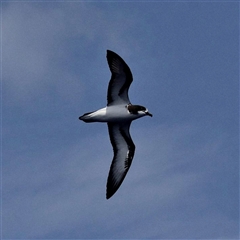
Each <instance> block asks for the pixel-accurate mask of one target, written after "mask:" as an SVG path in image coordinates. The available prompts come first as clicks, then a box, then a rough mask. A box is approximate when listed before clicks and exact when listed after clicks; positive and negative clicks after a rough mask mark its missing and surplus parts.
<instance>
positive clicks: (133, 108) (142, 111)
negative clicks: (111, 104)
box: [127, 104, 153, 117]
mask: <svg viewBox="0 0 240 240" xmlns="http://www.w3.org/2000/svg"><path fill="white" fill-rule="evenodd" d="M127 109H128V111H129V112H130V113H132V114H139V115H141V116H142V117H143V116H146V115H147V116H150V117H152V116H153V115H152V114H151V113H150V112H149V111H148V109H147V108H145V107H143V106H140V105H132V104H129V105H127Z"/></svg>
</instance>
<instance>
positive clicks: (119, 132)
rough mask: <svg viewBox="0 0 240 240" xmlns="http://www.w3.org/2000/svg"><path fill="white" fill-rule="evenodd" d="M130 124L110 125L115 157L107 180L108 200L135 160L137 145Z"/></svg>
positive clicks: (109, 129)
mask: <svg viewBox="0 0 240 240" xmlns="http://www.w3.org/2000/svg"><path fill="white" fill-rule="evenodd" d="M130 124H131V122H129V123H125V124H124V125H123V124H120V123H108V131H109V136H110V140H111V143H112V146H113V152H114V156H113V160H112V164H111V167H110V171H109V175H108V180H107V199H108V198H110V197H111V196H112V195H113V194H114V193H115V192H116V191H117V190H118V188H119V187H120V185H121V184H122V182H123V180H124V178H125V176H126V174H127V172H128V170H129V168H130V166H131V163H132V160H133V156H134V152H135V145H134V143H133V141H132V138H131V136H130V134H129V128H130Z"/></svg>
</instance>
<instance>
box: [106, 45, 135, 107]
mask: <svg viewBox="0 0 240 240" xmlns="http://www.w3.org/2000/svg"><path fill="white" fill-rule="evenodd" d="M107 61H108V65H109V68H110V71H111V73H112V77H111V79H110V82H109V85H108V93H107V101H108V104H107V105H108V106H109V105H111V104H129V103H130V101H129V98H128V89H129V87H130V85H131V83H132V81H133V77H132V73H131V70H130V68H129V67H128V65H127V64H126V63H125V62H124V60H123V59H122V58H121V57H120V56H118V55H117V54H116V53H114V52H112V51H110V50H107Z"/></svg>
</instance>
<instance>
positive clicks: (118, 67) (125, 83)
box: [79, 50, 152, 199]
mask: <svg viewBox="0 0 240 240" xmlns="http://www.w3.org/2000/svg"><path fill="white" fill-rule="evenodd" d="M107 60H108V64H109V68H110V70H111V72H112V77H111V80H110V82H109V86H108V95H107V100H108V104H107V106H106V107H104V108H101V109H99V110H97V111H93V112H89V113H85V114H84V115H82V116H81V117H79V119H80V120H82V121H84V122H86V123H91V122H107V124H108V131H109V136H110V141H111V144H112V146H113V152H114V157H113V161H112V164H111V167H110V171H109V175H108V181H107V199H108V198H110V197H111V196H112V195H113V194H114V193H115V192H116V191H117V190H118V188H119V187H120V185H121V184H122V181H123V180H124V178H125V176H126V174H127V172H128V170H129V168H130V165H131V163H132V159H133V156H134V152H135V145H134V143H133V141H132V138H131V136H130V133H129V128H130V125H131V122H132V121H133V120H135V119H137V118H140V117H143V116H147V115H148V116H152V114H151V113H149V112H148V110H147V109H146V108H145V107H143V106H140V105H132V104H131V103H130V101H129V98H128V89H129V87H130V85H131V83H132V80H133V78H132V73H131V71H130V69H129V67H128V65H127V64H126V63H125V62H124V60H123V59H122V58H121V57H120V56H118V55H117V54H116V53H114V52H112V51H109V50H107Z"/></svg>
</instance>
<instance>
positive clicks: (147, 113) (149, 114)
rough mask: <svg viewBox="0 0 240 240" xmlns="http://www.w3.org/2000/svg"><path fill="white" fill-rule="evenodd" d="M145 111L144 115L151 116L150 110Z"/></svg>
mask: <svg viewBox="0 0 240 240" xmlns="http://www.w3.org/2000/svg"><path fill="white" fill-rule="evenodd" d="M145 113H146V115H148V116H150V117H152V116H153V115H152V114H151V113H150V112H145Z"/></svg>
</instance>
